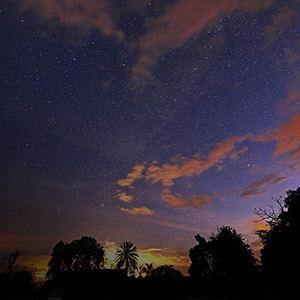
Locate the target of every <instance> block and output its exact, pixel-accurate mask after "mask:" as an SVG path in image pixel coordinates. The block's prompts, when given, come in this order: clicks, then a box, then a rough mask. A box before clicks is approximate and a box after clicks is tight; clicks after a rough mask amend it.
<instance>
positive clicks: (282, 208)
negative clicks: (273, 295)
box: [255, 188, 300, 284]
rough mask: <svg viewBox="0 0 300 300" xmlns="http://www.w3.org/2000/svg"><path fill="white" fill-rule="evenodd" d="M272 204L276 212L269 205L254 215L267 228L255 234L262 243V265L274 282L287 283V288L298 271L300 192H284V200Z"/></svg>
mask: <svg viewBox="0 0 300 300" xmlns="http://www.w3.org/2000/svg"><path fill="white" fill-rule="evenodd" d="M275 201H276V203H277V209H276V208H274V207H273V206H272V205H270V206H269V207H268V208H267V209H262V208H258V209H257V210H256V211H255V212H256V214H257V215H259V216H260V217H261V220H264V221H266V222H267V224H268V225H269V227H270V229H269V230H259V231H258V232H257V233H258V235H259V236H260V238H261V239H262V243H263V249H262V250H261V262H262V266H263V270H264V272H265V273H266V274H267V275H268V276H269V277H270V279H272V280H273V282H278V281H289V284H290V283H291V282H292V281H293V280H294V279H295V272H297V271H298V270H299V267H300V258H299V250H298V240H297V238H296V237H297V236H298V234H299V231H300V217H299V216H300V188H298V189H297V190H294V191H292V190H289V191H287V196H286V198H285V199H277V200H275Z"/></svg>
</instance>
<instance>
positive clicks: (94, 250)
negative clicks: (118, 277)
mask: <svg viewBox="0 0 300 300" xmlns="http://www.w3.org/2000/svg"><path fill="white" fill-rule="evenodd" d="M104 255H105V251H104V248H103V247H102V246H101V245H100V244H99V243H98V242H97V241H96V240H95V239H94V238H91V237H87V236H84V237H82V238H81V239H80V240H74V241H72V242H71V243H70V244H68V243H67V244H65V243H64V242H63V241H60V242H58V243H57V244H56V245H55V247H54V248H53V251H52V255H51V259H50V261H49V263H48V266H49V270H48V272H47V277H48V278H53V276H55V274H57V273H58V272H60V271H89V270H95V269H101V268H103V266H104V262H105V258H104Z"/></svg>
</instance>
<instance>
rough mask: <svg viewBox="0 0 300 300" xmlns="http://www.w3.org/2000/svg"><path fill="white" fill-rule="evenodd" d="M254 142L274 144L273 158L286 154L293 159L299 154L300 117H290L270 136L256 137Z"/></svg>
mask: <svg viewBox="0 0 300 300" xmlns="http://www.w3.org/2000/svg"><path fill="white" fill-rule="evenodd" d="M255 140H257V141H260V142H276V149H275V151H274V153H273V155H274V157H277V156H279V155H282V154H287V153H288V154H289V157H290V158H291V159H292V158H295V156H296V155H298V154H300V153H299V148H300V115H292V116H291V118H290V120H289V121H288V122H287V123H284V124H282V125H281V126H280V127H279V128H278V129H275V130H272V132H271V134H269V135H261V136H258V137H256V138H255Z"/></svg>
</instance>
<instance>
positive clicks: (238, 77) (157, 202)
mask: <svg viewBox="0 0 300 300" xmlns="http://www.w3.org/2000/svg"><path fill="white" fill-rule="evenodd" d="M299 19H300V2H299V1H297V0H286V1H272V0H209V1H207V0H178V1H175V0H154V1H145V0H127V1H125V0H124V1H123V0H61V1H56V0H7V1H5V0H1V1H0V28H1V30H0V32H1V34H0V44H1V48H0V66H1V71H0V118H1V119H0V120H1V126H0V132H1V147H0V154H1V155H0V158H1V159H0V169H1V183H0V184H1V202H0V252H1V253H7V252H9V251H12V250H15V249H20V250H21V251H23V254H24V257H26V263H27V264H33V265H34V266H35V267H36V268H37V269H38V272H40V275H41V276H42V274H43V272H44V271H45V270H46V265H47V262H48V259H49V255H50V254H51V250H52V248H53V246H54V245H55V244H56V243H57V242H58V241H59V240H64V241H65V242H70V241H72V240H74V239H78V238H80V237H81V236H84V235H87V236H92V237H95V238H96V239H97V240H98V241H99V242H100V243H101V244H102V245H104V246H105V247H106V252H107V257H108V260H109V262H111V259H112V257H113V255H114V251H115V248H116V246H118V245H119V244H120V243H121V242H122V241H125V240H130V241H132V242H133V243H134V244H135V245H136V246H137V247H138V249H139V250H140V256H141V259H140V262H141V263H142V262H152V261H153V262H154V263H155V265H159V264H164V263H167V264H172V265H174V266H175V267H176V268H178V269H180V270H182V271H184V272H186V270H187V267H188V266H189V264H190V262H189V258H188V250H189V248H191V247H192V246H194V245H195V243H196V242H195V240H194V235H195V234H197V233H200V234H201V235H203V236H205V237H209V236H210V235H211V233H212V232H214V231H216V229H217V227H218V226H222V225H230V226H233V227H235V228H236V229H237V230H238V231H239V232H242V233H243V235H244V237H245V238H246V240H247V241H249V242H250V243H251V245H252V247H253V249H254V250H255V252H256V254H257V253H258V250H259V247H260V243H259V239H258V237H257V236H256V235H255V234H254V231H255V229H257V228H258V227H259V226H262V225H259V224H258V223H254V222H253V220H254V219H255V214H254V213H253V210H254V208H256V207H258V206H260V207H266V206H267V205H268V204H271V203H272V200H271V197H279V196H280V195H282V196H284V195H285V191H286V190H288V189H295V188H296V187H298V186H299V183H300V180H299V179H300V178H299V175H300V172H299V171H300V22H299ZM109 262H108V264H109Z"/></svg>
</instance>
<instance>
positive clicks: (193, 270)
mask: <svg viewBox="0 0 300 300" xmlns="http://www.w3.org/2000/svg"><path fill="white" fill-rule="evenodd" d="M195 239H196V241H197V242H198V245H196V246H195V247H193V248H192V249H190V251H189V257H190V259H191V261H192V264H191V266H190V268H189V273H190V275H191V277H193V278H198V277H208V276H209V275H210V274H211V272H212V270H211V266H210V262H211V254H210V252H209V248H208V245H209V244H208V243H207V242H206V240H205V238H203V237H201V236H200V235H199V234H197V235H196V236H195Z"/></svg>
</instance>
